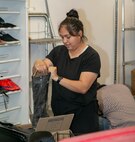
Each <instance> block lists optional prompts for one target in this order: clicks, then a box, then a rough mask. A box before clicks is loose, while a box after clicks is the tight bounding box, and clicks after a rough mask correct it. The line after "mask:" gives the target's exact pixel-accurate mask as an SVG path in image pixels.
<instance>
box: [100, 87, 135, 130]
mask: <svg viewBox="0 0 135 142" xmlns="http://www.w3.org/2000/svg"><path fill="white" fill-rule="evenodd" d="M97 99H98V104H99V109H100V111H101V112H102V113H103V117H104V118H105V119H104V120H103V119H102V118H101V119H100V124H101V123H102V126H103V123H105V121H106V123H105V125H104V126H106V128H108V125H109V128H110V129H113V128H118V127H126V126H132V125H135V99H134V97H133V95H132V93H131V91H130V89H129V88H128V87H127V86H126V85H123V84H112V85H107V86H102V87H101V88H99V89H98V91H97ZM107 120H108V122H109V123H108V122H107ZM101 121H102V122H101ZM106 124H107V125H106Z"/></svg>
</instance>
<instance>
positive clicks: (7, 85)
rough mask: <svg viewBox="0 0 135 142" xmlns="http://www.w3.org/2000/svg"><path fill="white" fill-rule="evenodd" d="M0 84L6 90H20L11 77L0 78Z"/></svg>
mask: <svg viewBox="0 0 135 142" xmlns="http://www.w3.org/2000/svg"><path fill="white" fill-rule="evenodd" d="M0 86H1V87H2V88H4V89H5V90H7V91H16V90H20V87H19V86H18V85H17V84H15V83H14V82H13V81H12V80H11V79H4V80H0Z"/></svg>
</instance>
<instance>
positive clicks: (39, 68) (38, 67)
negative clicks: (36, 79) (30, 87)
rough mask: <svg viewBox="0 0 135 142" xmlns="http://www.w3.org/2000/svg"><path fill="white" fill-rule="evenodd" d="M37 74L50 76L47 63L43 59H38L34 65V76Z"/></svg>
mask: <svg viewBox="0 0 135 142" xmlns="http://www.w3.org/2000/svg"><path fill="white" fill-rule="evenodd" d="M37 74H38V75H43V74H44V75H46V74H48V67H47V65H46V63H45V62H44V61H43V60H41V59H37V60H36V61H35V62H34V65H33V75H37Z"/></svg>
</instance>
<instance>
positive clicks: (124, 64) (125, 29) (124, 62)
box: [122, 0, 135, 84]
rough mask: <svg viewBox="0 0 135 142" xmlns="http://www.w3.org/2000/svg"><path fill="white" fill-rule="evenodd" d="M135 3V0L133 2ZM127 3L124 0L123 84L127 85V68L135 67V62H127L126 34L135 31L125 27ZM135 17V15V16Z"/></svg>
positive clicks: (133, 28) (134, 28)
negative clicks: (129, 66)
mask: <svg viewBox="0 0 135 142" xmlns="http://www.w3.org/2000/svg"><path fill="white" fill-rule="evenodd" d="M131 1H132V2H133V3H134V2H135V1H134V0H131ZM125 2H126V0H122V71H123V84H126V66H127V65H135V60H129V61H127V60H126V45H125V43H126V33H127V32H131V31H135V27H126V26H125V22H126V20H125V14H126V10H125V6H126V5H125ZM134 16H135V15H134Z"/></svg>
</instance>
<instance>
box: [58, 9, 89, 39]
mask: <svg viewBox="0 0 135 142" xmlns="http://www.w3.org/2000/svg"><path fill="white" fill-rule="evenodd" d="M66 15H67V17H66V18H65V19H64V20H63V21H62V22H61V23H60V25H59V28H58V31H60V29H61V28H62V27H63V26H65V27H66V29H67V31H68V32H69V34H70V35H72V36H77V35H78V33H79V32H80V31H82V40H84V39H87V38H86V36H85V35H84V27H83V23H82V22H81V20H79V15H78V12H77V11H76V10H75V9H71V10H70V11H69V12H68V13H67V14H66Z"/></svg>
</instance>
